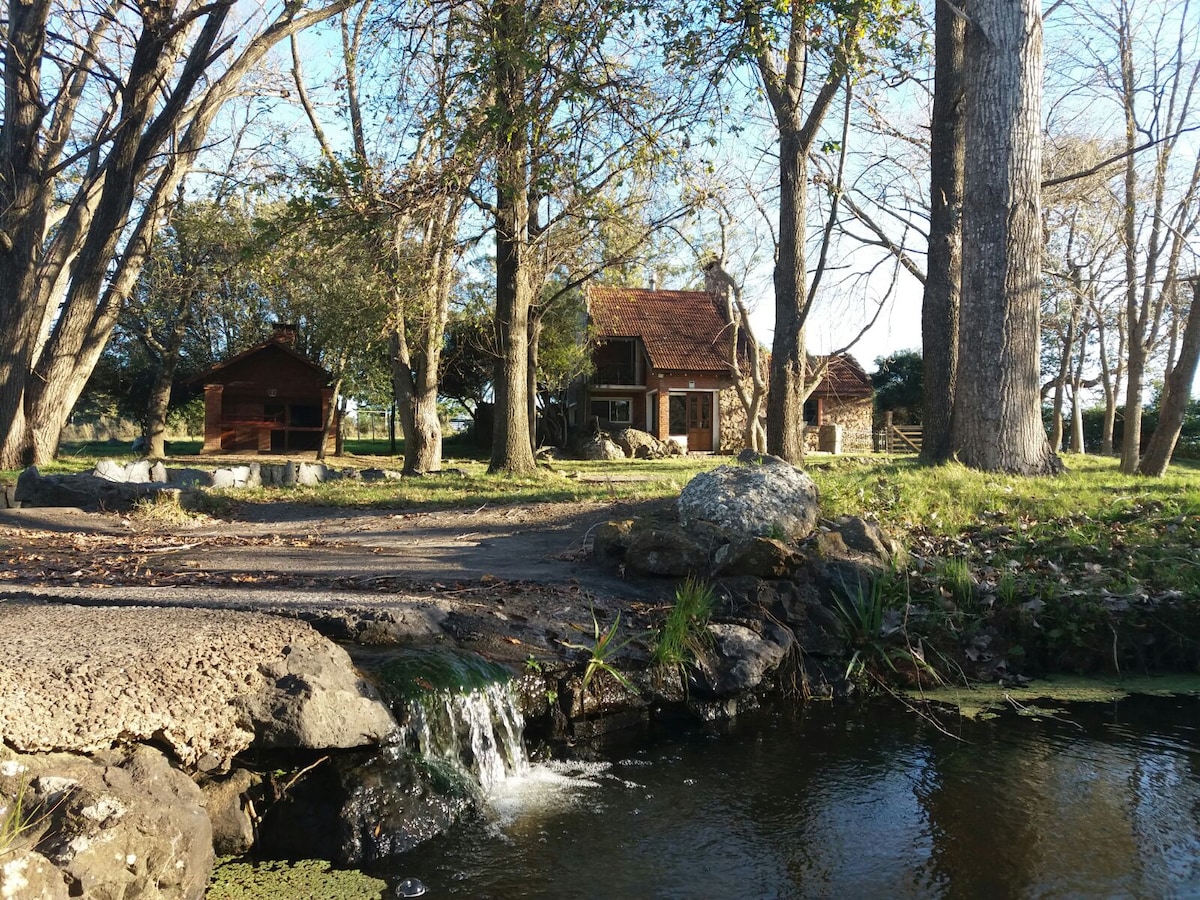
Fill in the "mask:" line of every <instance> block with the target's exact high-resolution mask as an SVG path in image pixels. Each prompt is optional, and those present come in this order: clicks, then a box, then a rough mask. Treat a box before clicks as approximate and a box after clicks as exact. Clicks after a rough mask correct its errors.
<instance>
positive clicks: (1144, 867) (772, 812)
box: [396, 699, 1200, 898]
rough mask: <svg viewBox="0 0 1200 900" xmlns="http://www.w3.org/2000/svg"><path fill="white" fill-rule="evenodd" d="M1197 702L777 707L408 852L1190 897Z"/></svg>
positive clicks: (504, 865)
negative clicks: (557, 797) (944, 722)
mask: <svg viewBox="0 0 1200 900" xmlns="http://www.w3.org/2000/svg"><path fill="white" fill-rule="evenodd" d="M1197 713H1200V702H1198V701H1196V700H1150V699H1139V700H1130V701H1124V702H1123V703H1121V704H1120V705H1114V706H1096V705H1091V706H1074V707H1072V708H1071V709H1070V710H1069V712H1067V713H1066V715H1065V716H1064V717H1063V718H1059V719H1048V720H1041V721H1035V720H1032V719H1029V718H1022V717H1017V716H1015V715H1014V716H1006V717H1003V718H1002V719H999V720H994V721H990V722H984V723H966V724H964V726H963V730H962V737H963V739H964V742H961V743H960V742H958V741H955V740H952V739H951V738H948V737H946V736H944V735H942V734H939V733H938V732H937V731H936V730H934V729H933V728H931V727H929V726H928V725H926V724H925V723H922V722H921V721H920V720H918V719H916V718H915V717H913V716H910V715H907V714H904V713H901V712H898V711H896V710H894V709H892V708H888V707H881V708H872V709H870V710H862V709H858V710H844V709H829V708H817V709H812V710H808V711H798V710H778V711H775V712H771V713H762V714H759V715H756V716H753V717H749V718H743V719H742V720H741V721H740V722H739V723H738V724H737V725H736V726H735V727H734V728H733V729H731V730H730V732H729V733H728V734H723V735H721V736H719V737H714V736H711V735H704V734H699V733H691V734H687V735H674V736H658V737H657V738H656V739H655V740H653V741H651V742H650V743H649V744H645V745H643V747H642V749H639V750H636V751H633V750H630V749H629V748H613V751H612V758H611V764H610V765H609V766H608V767H607V768H599V769H595V768H593V769H589V770H588V772H587V779H588V780H589V781H590V782H591V786H582V787H575V788H574V789H573V790H572V791H571V792H570V794H569V796H570V797H571V800H570V802H566V803H563V802H556V803H541V804H531V805H530V806H529V807H527V808H525V809H516V810H514V809H512V808H511V806H510V807H509V808H508V809H507V810H506V811H507V814H508V816H509V822H508V824H507V825H505V826H503V827H498V828H496V827H492V828H489V827H487V826H484V825H479V826H475V827H471V828H465V829H462V830H460V831H458V832H456V833H455V834H452V835H450V836H447V837H446V838H444V839H441V840H438V841H436V842H434V843H432V844H430V845H428V846H426V847H424V848H421V849H419V850H418V851H416V852H415V853H413V854H410V855H409V856H408V857H406V858H404V859H403V860H402V861H400V863H399V864H398V866H397V870H396V874H397V876H399V875H408V876H416V877H419V878H421V880H422V881H424V882H425V883H426V884H428V885H429V886H430V896H439V895H451V894H457V895H459V896H470V897H504V898H508V897H563V898H566V897H580V898H591V897H597V898H599V897H663V898H674V897H678V898H697V897H704V898H723V897H763V898H768V897H787V898H791V897H947V898H955V897H964V898H965V897H970V898H977V897H1163V896H1193V895H1196V896H1200V765H1198V764H1200V741H1198V740H1197V738H1198V737H1200V735H1198V733H1197V730H1196V725H1195V724H1194V723H1195V722H1196V721H1197V720H1198V717H1197Z"/></svg>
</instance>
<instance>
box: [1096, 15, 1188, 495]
mask: <svg viewBox="0 0 1200 900" xmlns="http://www.w3.org/2000/svg"><path fill="white" fill-rule="evenodd" d="M1194 8H1195V5H1194V4H1193V3H1192V2H1191V0H1184V2H1182V3H1177V4H1170V5H1163V6H1158V7H1155V9H1154V10H1153V13H1152V14H1151V15H1146V11H1145V10H1139V9H1135V8H1134V3H1133V0H1111V2H1105V3H1099V2H1097V3H1093V4H1091V5H1089V6H1088V7H1087V8H1086V9H1085V10H1083V12H1084V14H1085V15H1087V16H1088V18H1089V19H1092V20H1093V21H1096V22H1099V23H1100V24H1101V25H1102V26H1103V27H1102V28H1101V29H1100V34H1101V35H1103V36H1106V37H1108V38H1110V39H1111V40H1113V41H1115V44H1116V46H1115V47H1111V48H1107V49H1105V48H1101V49H1099V50H1097V52H1096V58H1095V60H1094V63H1095V67H1096V71H1097V72H1098V73H1099V82H1100V87H1101V89H1102V91H1103V96H1105V97H1108V98H1111V99H1112V100H1113V101H1115V103H1116V104H1117V106H1118V108H1119V109H1120V111H1121V116H1122V120H1123V123H1124V136H1123V141H1124V147H1123V151H1124V156H1123V158H1122V159H1121V160H1120V162H1121V163H1123V166H1122V168H1123V184H1122V190H1121V200H1122V203H1123V207H1124V217H1123V222H1122V226H1121V231H1122V240H1123V242H1124V246H1123V252H1124V285H1123V287H1124V294H1125V323H1124V325H1125V341H1126V348H1127V362H1126V382H1125V408H1124V433H1123V438H1122V445H1121V470H1122V471H1123V472H1127V473H1131V474H1132V473H1133V472H1136V471H1138V468H1139V458H1140V454H1141V443H1142V408H1143V403H1144V393H1145V390H1146V384H1147V377H1148V371H1149V367H1150V364H1151V361H1152V360H1153V358H1154V355H1155V354H1156V353H1158V352H1160V351H1161V350H1162V349H1163V341H1164V339H1167V338H1168V336H1169V333H1170V326H1169V312H1170V298H1171V296H1172V293H1173V291H1174V290H1175V286H1176V282H1177V280H1178V277H1179V266H1180V260H1181V254H1182V253H1183V250H1184V248H1185V247H1186V246H1187V241H1188V238H1189V236H1190V235H1191V234H1193V233H1194V232H1195V230H1196V227H1197V222H1198V218H1200V216H1198V207H1200V159H1194V160H1191V161H1189V160H1188V157H1189V156H1190V154H1188V153H1187V151H1186V147H1187V144H1186V143H1183V142H1184V141H1185V139H1186V138H1187V135H1188V134H1189V133H1190V132H1191V131H1194V130H1195V129H1196V128H1197V127H1200V120H1198V119H1197V116H1198V115H1200V110H1198V109H1197V102H1198V101H1200V97H1197V89H1198V88H1200V25H1198V23H1197V21H1196V16H1195V14H1194ZM1114 57H1115V58H1114ZM1181 155H1182V158H1181Z"/></svg>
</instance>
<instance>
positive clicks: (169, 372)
mask: <svg viewBox="0 0 1200 900" xmlns="http://www.w3.org/2000/svg"><path fill="white" fill-rule="evenodd" d="M191 308H192V306H191V298H190V297H184V299H183V300H182V301H181V302H180V304H179V307H178V309H177V311H176V313H175V317H174V318H175V325H174V327H173V328H172V329H171V334H170V337H168V338H167V343H166V344H163V345H162V346H161V347H158V348H157V349H156V350H155V351H154V352H155V353H156V355H157V356H158V371H157V372H156V373H155V375H154V383H153V385H151V387H150V398H149V400H148V401H147V402H146V422H145V426H144V428H143V430H142V436H143V437H144V438H145V440H146V455H147V456H148V457H150V458H151V459H162V458H163V457H164V456H166V455H167V410H168V409H169V408H170V406H171V385H172V383H173V382H174V381H175V372H176V370H177V369H178V368H179V354H180V351H181V350H182V348H183V339H184V337H185V335H186V334H187V329H188V324H189V323H190V322H191V318H192V317H191Z"/></svg>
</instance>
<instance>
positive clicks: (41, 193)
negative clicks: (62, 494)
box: [0, 0, 51, 469]
mask: <svg viewBox="0 0 1200 900" xmlns="http://www.w3.org/2000/svg"><path fill="white" fill-rule="evenodd" d="M50 7H51V4H50V2H49V0H34V2H24V3H12V4H8V17H9V20H8V23H7V29H6V31H5V35H4V37H5V45H6V46H5V51H6V52H5V56H4V106H3V118H2V121H0V166H3V169H4V174H3V176H2V177H0V469H15V468H18V467H19V466H21V465H25V464H27V463H28V462H29V461H30V460H29V456H28V453H27V450H28V447H27V445H26V441H25V417H24V402H25V377H26V375H27V374H28V372H29V369H30V367H31V365H32V363H33V352H34V350H33V345H34V340H35V336H36V333H37V326H38V323H39V322H40V321H41V306H40V305H38V304H37V302H36V299H35V298H36V291H35V285H36V283H37V269H38V263H39V260H40V257H41V249H42V238H43V234H44V232H45V228H46V217H47V213H48V209H49V206H48V204H49V200H50V197H51V194H50V192H49V191H48V190H47V189H46V185H45V183H44V180H43V176H42V153H41V142H40V141H39V139H38V130H39V128H40V126H41V123H42V119H43V116H44V115H45V109H44V108H43V106H42V102H41V83H42V75H41V63H42V53H43V51H44V49H45V40H46V22H47V19H48V17H49V14H50Z"/></svg>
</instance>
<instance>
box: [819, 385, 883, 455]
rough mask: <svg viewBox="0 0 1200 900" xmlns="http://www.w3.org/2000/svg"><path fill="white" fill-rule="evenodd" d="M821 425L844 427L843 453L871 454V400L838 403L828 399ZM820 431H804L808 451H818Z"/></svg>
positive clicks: (859, 399)
mask: <svg viewBox="0 0 1200 900" xmlns="http://www.w3.org/2000/svg"><path fill="white" fill-rule="evenodd" d="M821 423H822V424H824V425H841V426H842V452H843V453H870V452H871V450H872V449H873V447H874V444H873V442H872V437H871V398H870V397H858V398H855V399H852V400H844V401H838V400H835V399H833V398H826V399H825V405H824V408H823V410H822V415H821ZM818 431H819V429H817V428H805V429H804V445H805V449H806V450H816V449H817V435H818Z"/></svg>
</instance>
